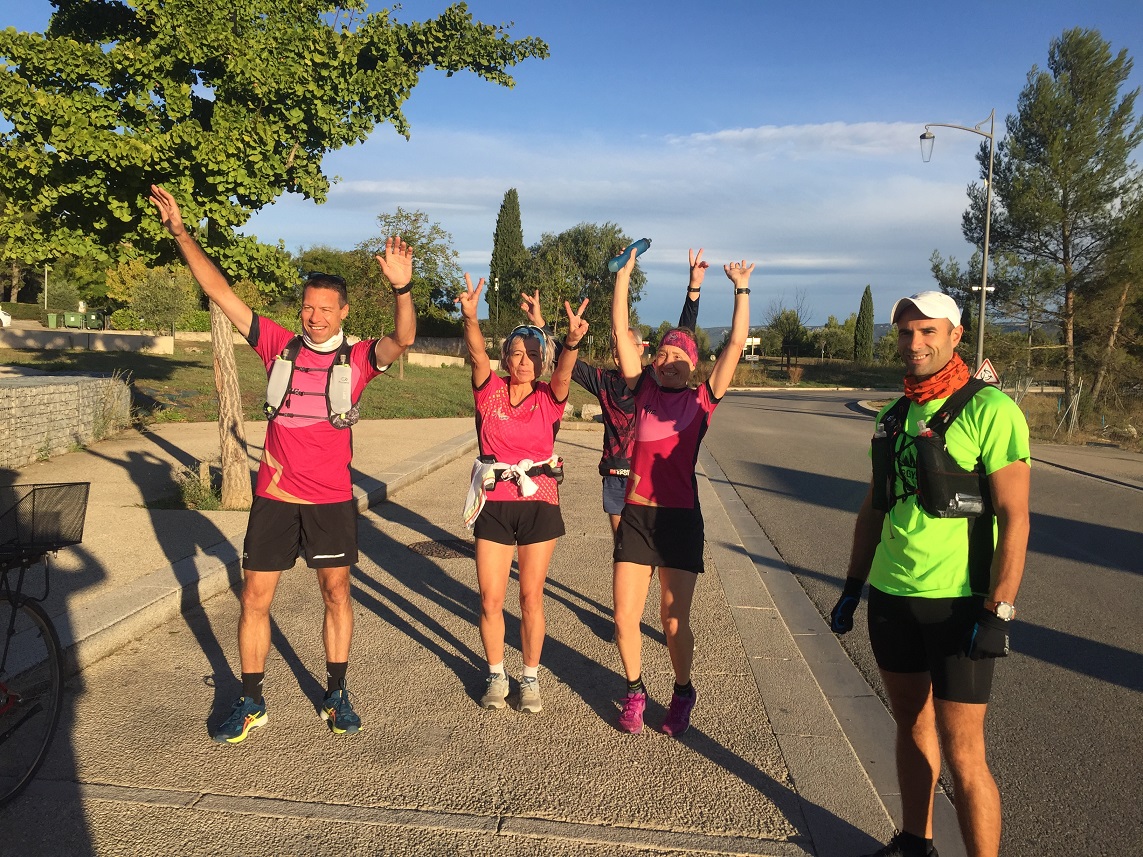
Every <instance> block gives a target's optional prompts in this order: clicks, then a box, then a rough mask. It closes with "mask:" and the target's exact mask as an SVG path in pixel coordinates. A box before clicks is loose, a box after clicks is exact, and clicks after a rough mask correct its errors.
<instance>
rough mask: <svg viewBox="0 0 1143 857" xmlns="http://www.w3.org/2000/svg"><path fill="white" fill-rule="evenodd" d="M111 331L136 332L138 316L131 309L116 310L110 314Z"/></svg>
mask: <svg viewBox="0 0 1143 857" xmlns="http://www.w3.org/2000/svg"><path fill="white" fill-rule="evenodd" d="M111 329H112V330H138V329H139V316H138V315H137V314H136V312H135V310H133V309H117V310H115V312H113V313H111Z"/></svg>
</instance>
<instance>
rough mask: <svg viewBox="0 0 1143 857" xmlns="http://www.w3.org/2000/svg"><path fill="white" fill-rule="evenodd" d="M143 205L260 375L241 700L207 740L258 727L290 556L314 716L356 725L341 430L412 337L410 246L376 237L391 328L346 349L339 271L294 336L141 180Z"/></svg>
mask: <svg viewBox="0 0 1143 857" xmlns="http://www.w3.org/2000/svg"><path fill="white" fill-rule="evenodd" d="M151 202H152V203H153V204H154V205H155V207H156V208H157V209H158V212H159V217H160V218H161V219H162V222H163V226H165V227H166V229H167V231H168V232H170V233H171V237H173V238H174V239H175V243H176V244H177V246H178V248H179V252H180V253H181V254H182V256H183V259H185V260H186V263H187V266H188V267H189V268H190V271H191V274H193V275H194V278H195V279H196V280H197V281H198V284H199V285H200V286H201V287H202V290H203V291H204V292H205V293H206V296H207V297H208V298H210V299H211V300H212V301H214V302H215V303H216V304H217V305H218V307H219V309H221V310H222V311H223V313H224V314H225V315H226V317H227V318H228V319H230V321H231V323H232V324H233V325H234V326H235V327H236V328H237V329H238V332H239V333H241V334H242V335H243V336H244V337H246V341H247V342H249V343H250V345H251V347H253V349H254V350H255V351H256V352H257V354H258V356H259V357H261V358H262V361H263V363H265V364H266V368H267V370H268V372H269V379H270V380H269V382H268V385H267V399H266V401H267V415H268V416H269V417H270V422H269V425H268V426H267V428H266V443H265V448H264V451H263V454H262V462H261V464H260V466H259V468H258V482H257V488H256V490H255V497H254V503H253V505H252V506H251V508H250V519H249V523H248V525H247V530H246V539H245V542H244V544H243V548H242V573H243V584H242V597H241V605H242V606H241V609H242V613H241V616H240V618H239V620H238V651H239V657H240V659H241V662H242V696H241V697H239V699H238V701H237V702H236V703H235V704H234V709H233V710H232V712H231V714H230V716H229V717H228V718H227V720H226V721H225V722H224V723H223V724H222V725H221V726H220V727H219V728H218V730H217V731H216V732H215V733H214V736H213V737H214V740H215V741H217V742H219V743H227V744H237V743H238V742H240V741H243V740H245V738H246V736H247V735H248V734H249V733H250V730H251V729H253V728H255V727H258V726H263V725H265V723H266V719H267V718H266V700H265V699H264V698H263V696H262V680H263V677H264V675H265V671H266V655H267V653H268V652H269V650H270V605H271V603H272V601H273V599H274V592H275V590H276V589H277V586H278V580H279V578H280V577H281V574H282V572H283V571H284V570H286V569H288V568H292V567H293V565H294V562H295V561H296V560H297V557H298V554H299V553H302V554H304V556H305V558H306V563H307V564H308V565H309V566H310V568H313V569H315V571H316V572H317V579H318V585H319V587H320V589H321V594H322V599H323V601H324V602H325V620H324V623H323V625H322V642H323V644H324V646H325V657H326V691H327V692H326V696H325V699H324V700H323V701H322V703H321V715H322V717H323V718H324V719H325V720H326V721H327V722H328V724H329V727H330V729H331V730H332V731H333V733H334V734H335V735H352V734H354V733H356V732H357V731H358V730H360V728H361V718H360V717H359V716H358V715H357V713H356V712H355V711H354V710H353V706H352V705H351V703H350V701H349V695H348V691H347V690H346V680H345V675H346V670H347V668H348V663H349V646H350V640H351V638H352V635H353V603H352V598H351V595H350V588H349V568H350V566H351V565H352V564H353V563H355V562H356V561H357V504H356V501H355V500H354V499H353V486H352V483H351V480H350V473H349V463H350V459H351V457H352V439H351V437H350V426H351V425H352V424H353V423H355V422H357V407H356V404H357V400H358V399H359V398H360V396H361V393H362V391H363V390H364V389H365V385H366V384H368V383H369V382H370V381H371V380H372V379H373V378H375V377H377V376H378V375H379V374H380V373H381V372H383V371H385V369H387V368H388V367H389V365H390V364H391V363H392V362H393V361H394V360H396V359H397V358H398V357H399V356H400V355H401V353H402V352H403V351H404V350H405V349H406V348H408V347H409V346H410V345H412V343H413V339H414V338H415V336H416V332H417V320H416V312H415V310H414V309H413V297H412V295H411V294H410V292H411V291H412V286H410V285H409V283H410V281H411V279H412V276H413V251H412V249H411V248H410V247H409V246H408V245H407V244H406V243H405V242H404V241H402V240H401V239H400V238H399V237H396V236H394V237H391V238H388V239H387V240H386V241H385V254H384V255H383V256H377V257H376V258H377V262H378V264H379V265H380V266H381V273H383V274H384V275H385V277H386V278H387V279H388V280H389V284H390V285H391V286H392V287H393V293H394V295H395V296H396V298H395V303H396V322H395V330H394V332H393V333H392V334H390V335H389V336H384V337H382V338H381V339H371V340H364V341H361V342H358V343H356V344H355V345H353V346H349V345H348V343H347V342H346V341H345V334H344V333H343V331H342V329H341V325H342V322H344V321H345V319H346V317H347V316H348V315H349V303H348V301H347V298H346V291H345V281H344V280H342V279H341V278H340V277H334V276H331V275H328V274H312V275H310V277H309V279H307V280H306V283H305V287H304V289H303V291H302V309H301V325H302V334H301V335H300V336H297V335H295V334H294V333H293V332H292V331H289V330H286V329H285V328H283V327H281V326H280V325H278V324H275V323H274V322H273V321H271V320H270V319H268V318H264V317H262V316H259V315H258V314H256V313H255V312H254V311H253V310H251V309H250V307H248V306H247V305H246V304H245V303H244V302H243V301H242V299H241V298H239V297H238V295H236V294H235V293H234V290H233V289H232V288H231V287H230V284H229V283H228V282H227V281H226V277H224V276H223V274H222V272H221V271H220V270H219V269H218V267H217V266H216V265H215V264H214V262H213V261H211V259H210V258H209V257H208V256H207V255H206V253H205V252H203V249H202V247H200V246H199V244H198V242H197V241H195V239H194V238H193V237H192V236H191V235H190V234H189V233H188V232H187V230H186V227H185V226H184V224H183V219H182V214H181V212H180V211H179V207H178V204H177V203H176V202H175V200H174V197H172V196H171V195H170V194H169V193H168V192H167V191H166V190H164V189H163V188H161V187H158V186H157V185H152V186H151ZM271 367H273V371H270V370H271ZM334 382H336V383H334Z"/></svg>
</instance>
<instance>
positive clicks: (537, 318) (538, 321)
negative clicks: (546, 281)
mask: <svg viewBox="0 0 1143 857" xmlns="http://www.w3.org/2000/svg"><path fill="white" fill-rule="evenodd" d="M520 297H521V298H522V300H521V301H520V309H522V310H523V311H524V315H525V316H527V317H528V323H529V324H532V325H535V326H536V327H538V328H540V330H543V329H544V311H543V308H542V307H541V306H540V290H539V289H536V291H535V292H534V293H533V294H528V293H527V292H520Z"/></svg>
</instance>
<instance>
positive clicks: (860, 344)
mask: <svg viewBox="0 0 1143 857" xmlns="http://www.w3.org/2000/svg"><path fill="white" fill-rule="evenodd" d="M853 359H854V362H856V363H865V364H868V363H872V362H873V292H871V291H870V290H869V286H866V287H865V292H864V293H862V295H861V308H860V309H859V310H858V311H857V326H856V327H855V328H854V331H853Z"/></svg>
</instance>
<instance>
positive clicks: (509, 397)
mask: <svg viewBox="0 0 1143 857" xmlns="http://www.w3.org/2000/svg"><path fill="white" fill-rule="evenodd" d="M464 282H465V285H466V290H465V291H464V292H463V293H462V294H461V296H460V297H459V298H457V303H459V304H460V308H461V314H462V315H463V317H464V338H465V342H466V343H467V344H468V356H469V360H470V362H471V363H472V390H473V395H474V397H475V399H476V434H477V439H478V440H479V442H480V456H479V457H478V458H477V460H476V462H475V463H474V465H473V470H472V484H471V486H470V490H469V495H468V498H467V500H466V501H465V523H466V524H467V525H468V526H470V527H472V528H473V531H474V535H475V538H476V578H477V583H478V585H479V587H480V639H481V642H482V643H483V644H484V652H485V656H486V657H487V659H488V677H487V679H486V680H485V687H484V695H483V696H482V697H481V699H480V704H481V706H482V707H483V708H488V709H500V708H504V707H505V705H506V704H507V697H508V677H507V674H506V672H505V669H504V599H505V596H506V595H507V591H508V578H509V576H510V574H511V571H512V555H513V553H516V554H517V558H518V561H519V570H520V637H521V640H520V649H521V653H522V655H523V660H524V666H523V676H522V678H521V680H520V710H521V711H526V712H529V713H532V714H535V713H538V712H539V711H541V710H542V708H543V704H542V702H541V699H540V683H539V669H540V653H541V651H542V649H543V646H544V633H545V626H544V581H545V580H547V577H548V566H549V564H550V563H551V560H552V554H553V552H554V551H555V548H556V539H557V538H559V537H560V536H562V535H563V534H564V521H563V517H562V516H561V515H560V495H559V487H558V486H559V482H560V481H562V479H563V461H562V460H561V459H559V458H557V457H556V456H555V453H554V448H555V440H556V432H558V431H559V428H560V420H561V419H562V418H563V413H564V403H565V402H566V401H567V398H568V390H569V389H570V388H571V374H572V366H573V365H574V364H575V354H576V349H577V348H579V345H580V341H581V340H582V339H583V337H584V335H585V334H586V333H587V322H586V321H584V320H583V318H582V315H583V311H584V309H585V308H586V307H587V301H584V302H583V304H581V305H580V308H579V312H578V313H577V312H573V311H572V308H571V305H570V304H568V303H566V302H565V304H564V307H565V309H566V310H567V314H568V335H567V339H565V340H564V349H563V353H562V354H561V355H560V358H559V362H558V364H557V365H556V368H555V371H554V372H552V377H551V381H550V382H548V383H545V382H543V381H541V380H540V378H541V377H542V376H543V375H545V374H546V373H547V372H548V371H550V370H551V367H552V361H553V359H554V354H555V346H554V344H553V343H552V340H551V338H550V337H549V336H548V335H547V334H546V333H544V331H542V330H540V329H539V328H537V327H532V326H529V325H522V326H520V327H517V328H516V329H515V330H513V331H512V332H511V333H509V334H508V336H507V338H505V340H504V344H503V345H502V346H501V359H500V366H501V367H502V368H503V369H505V370H507V372H508V375H507V377H501V376H500V375H497V374H496V373H495V372H493V371H492V366H491V363H490V361H489V359H488V352H487V351H486V350H485V345H484V333H483V332H481V330H480V323H479V322H478V321H477V318H476V315H477V310H478V308H479V301H480V292H481V289H482V288H483V287H484V280H483V279H481V280H479V281H478V282H477V284H476V287H475V288H473V285H472V278H471V277H470V276H469V275H468V274H465V275H464Z"/></svg>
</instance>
